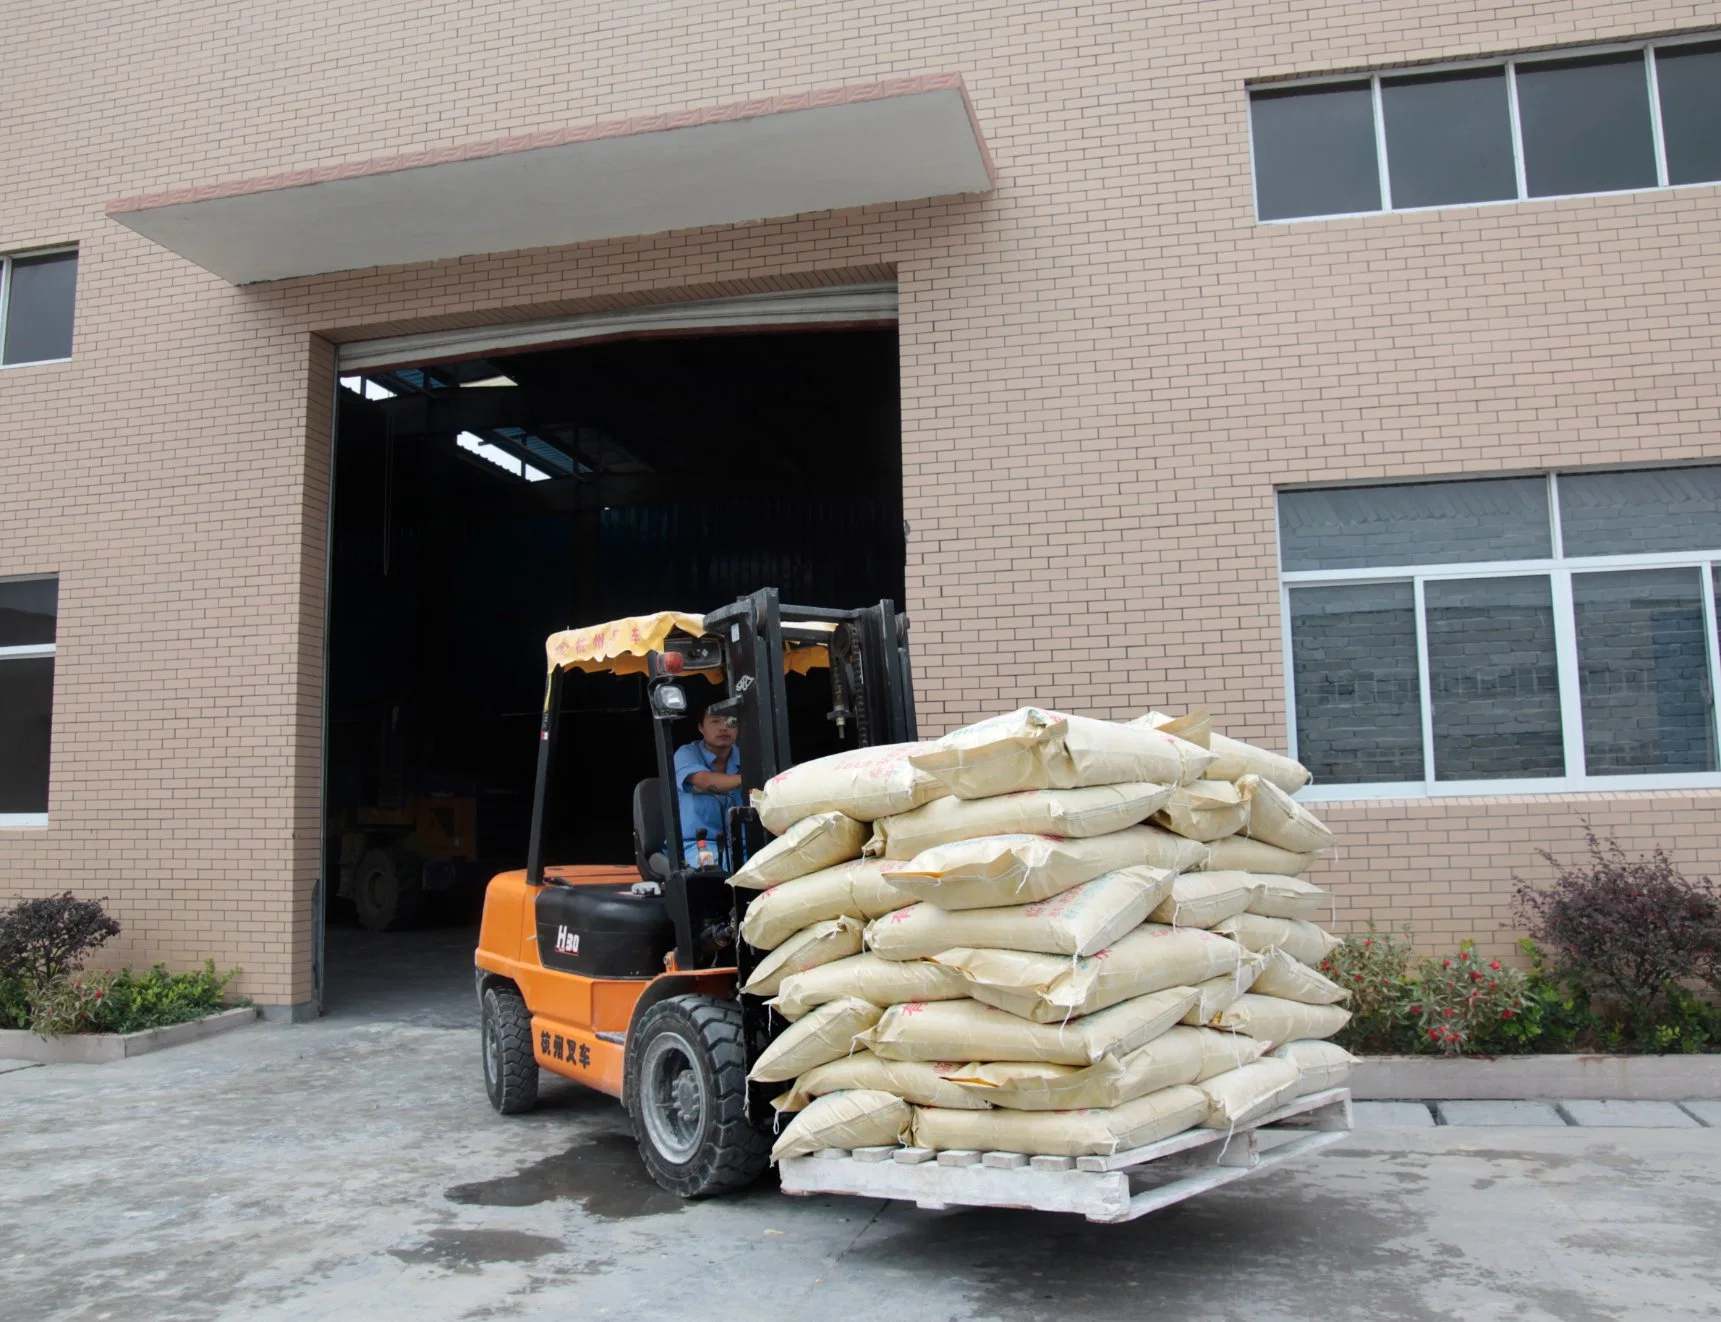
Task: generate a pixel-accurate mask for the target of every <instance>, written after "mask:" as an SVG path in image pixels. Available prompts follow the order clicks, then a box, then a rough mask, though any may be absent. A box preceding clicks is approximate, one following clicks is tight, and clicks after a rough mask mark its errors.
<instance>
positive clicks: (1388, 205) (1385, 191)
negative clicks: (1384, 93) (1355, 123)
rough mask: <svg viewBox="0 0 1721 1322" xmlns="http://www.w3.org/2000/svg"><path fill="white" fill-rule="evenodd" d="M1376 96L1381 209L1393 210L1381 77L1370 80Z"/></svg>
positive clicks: (1376, 155) (1375, 122) (1376, 143)
mask: <svg viewBox="0 0 1721 1322" xmlns="http://www.w3.org/2000/svg"><path fill="white" fill-rule="evenodd" d="M1368 82H1369V89H1370V91H1371V92H1372V93H1373V96H1374V161H1375V168H1376V169H1377V170H1378V171H1379V172H1380V209H1381V210H1382V211H1391V210H1392V173H1391V171H1389V170H1388V169H1387V168H1386V103H1385V102H1384V101H1383V100H1382V99H1381V95H1380V75H1379V74H1376V75H1375V76H1374V77H1373V78H1370V79H1369V80H1368Z"/></svg>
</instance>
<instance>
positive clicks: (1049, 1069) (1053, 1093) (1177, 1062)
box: [947, 1028, 1265, 1111]
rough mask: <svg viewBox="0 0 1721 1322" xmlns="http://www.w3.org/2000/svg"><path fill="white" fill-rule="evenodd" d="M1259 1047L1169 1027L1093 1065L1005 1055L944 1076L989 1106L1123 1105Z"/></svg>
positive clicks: (1243, 1060) (1248, 1056)
mask: <svg viewBox="0 0 1721 1322" xmlns="http://www.w3.org/2000/svg"><path fill="white" fill-rule="evenodd" d="M1263 1050H1265V1046H1264V1044H1262V1043H1260V1042H1256V1041H1255V1040H1254V1039H1253V1038H1247V1037H1244V1036H1243V1035H1242V1034H1241V1033H1217V1032H1214V1031H1213V1030H1212V1029H1210V1028H1168V1029H1166V1031H1165V1032H1163V1033H1161V1034H1160V1035H1159V1036H1158V1037H1156V1038H1154V1039H1153V1041H1151V1042H1149V1043H1147V1044H1146V1045H1145V1046H1140V1047H1137V1048H1136V1049H1135V1050H1134V1051H1131V1052H1129V1053H1128V1054H1126V1055H1124V1056H1122V1057H1118V1056H1106V1057H1105V1058H1104V1059H1102V1060H1100V1061H1099V1062H1098V1063H1097V1064H1093V1065H1086V1066H1082V1065H1051V1064H1046V1063H1043V1062H1032V1061H1005V1062H1000V1063H996V1064H975V1065H963V1066H959V1067H958V1068H956V1069H955V1070H953V1071H952V1072H951V1073H950V1074H949V1075H948V1076H947V1077H948V1079H949V1080H950V1082H952V1083H954V1084H957V1085H959V1086H960V1087H962V1088H964V1089H967V1090H969V1091H971V1092H973V1093H974V1094H976V1095H977V1096H979V1097H981V1098H984V1099H985V1100H986V1101H988V1102H990V1103H991V1104H992V1105H993V1106H1003V1107H1008V1108H1010V1109H1011V1110H1016V1111H1072V1110H1077V1109H1081V1108H1085V1107H1094V1106H1106V1107H1110V1106H1122V1105H1123V1104H1124V1103H1125V1102H1132V1101H1134V1100H1135V1099H1136V1098H1137V1097H1145V1096H1146V1095H1147V1094H1148V1093H1150V1092H1157V1091H1158V1090H1159V1089H1161V1088H1169V1087H1171V1086H1172V1085H1174V1084H1179V1083H1194V1082H1196V1081H1198V1080H1200V1079H1205V1078H1209V1077H1211V1076H1212V1075H1215V1074H1222V1073H1224V1072H1225V1071H1226V1070H1232V1069H1236V1068H1237V1067H1238V1066H1239V1065H1245V1064H1247V1063H1248V1062H1249V1061H1251V1060H1255V1059H1256V1058H1257V1057H1259V1056H1260V1054H1261V1052H1262V1051H1263Z"/></svg>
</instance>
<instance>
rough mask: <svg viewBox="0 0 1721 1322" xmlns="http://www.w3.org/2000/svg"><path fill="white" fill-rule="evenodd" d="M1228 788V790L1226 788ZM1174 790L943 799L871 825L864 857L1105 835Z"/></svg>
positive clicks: (1148, 812) (1117, 788)
mask: <svg viewBox="0 0 1721 1322" xmlns="http://www.w3.org/2000/svg"><path fill="white" fill-rule="evenodd" d="M1227 788H1228V789H1229V788H1232V787H1230V786H1227ZM1176 792H1177V787H1176V786H1175V785H1149V784H1146V783H1140V784H1133V785H1095V786H1092V787H1090V788H1088V789H1079V790H1023V791H1022V792H1021V793H1020V794H1000V795H997V796H996V797H994V798H990V799H958V798H956V797H955V796H954V795H946V796H945V797H944V798H942V799H934V800H933V801H932V802H931V803H929V804H927V805H926V806H925V807H924V808H916V809H915V810H914V811H913V812H905V813H898V814H896V815H895V816H894V817H881V818H879V819H878V820H877V821H876V822H874V823H873V836H872V839H871V840H869V841H868V842H867V845H866V852H867V853H868V854H882V855H883V856H884V857H886V858H899V859H911V858H913V857H914V856H915V855H916V854H919V853H922V852H923V851H925V850H928V849H931V848H933V847H934V846H935V845H946V844H949V843H950V842H951V841H953V840H973V839H975V838H977V837H980V836H989V835H1051V836H1060V837H1064V838H1069V839H1085V838H1087V837H1088V836H1095V835H1106V834H1108V833H1109V832H1112V831H1121V830H1123V829H1124V827H1126V826H1134V825H1136V823H1138V822H1144V821H1146V820H1147V819H1148V818H1149V817H1151V816H1152V815H1153V814H1154V812H1155V811H1156V810H1157V809H1159V808H1160V807H1162V806H1163V805H1165V804H1166V803H1169V802H1170V801H1171V797H1172V795H1173V794H1175V793H1176Z"/></svg>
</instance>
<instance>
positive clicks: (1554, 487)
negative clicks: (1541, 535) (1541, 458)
mask: <svg viewBox="0 0 1721 1322" xmlns="http://www.w3.org/2000/svg"><path fill="white" fill-rule="evenodd" d="M1548 535H1549V538H1550V543H1551V545H1552V546H1553V548H1554V559H1556V560H1564V559H1565V558H1566V530H1565V528H1564V527H1562V526H1561V524H1560V479H1559V475H1558V474H1555V473H1549V474H1548Z"/></svg>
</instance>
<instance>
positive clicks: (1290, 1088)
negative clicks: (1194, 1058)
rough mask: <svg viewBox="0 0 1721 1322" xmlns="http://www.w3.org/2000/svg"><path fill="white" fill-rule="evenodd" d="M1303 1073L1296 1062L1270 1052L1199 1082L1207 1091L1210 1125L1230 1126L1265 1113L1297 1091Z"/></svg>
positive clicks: (1205, 1121)
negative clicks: (1260, 1058) (1266, 1055)
mask: <svg viewBox="0 0 1721 1322" xmlns="http://www.w3.org/2000/svg"><path fill="white" fill-rule="evenodd" d="M1301 1078H1302V1073H1301V1071H1300V1070H1298V1068H1297V1066H1296V1065H1295V1063H1293V1062H1292V1061H1288V1060H1277V1059H1275V1058H1273V1057H1271V1056H1269V1057H1267V1058H1265V1059H1263V1060H1257V1061H1252V1062H1250V1063H1249V1064H1247V1065H1243V1066H1241V1067H1239V1068H1237V1069H1234V1070H1227V1071H1225V1073H1223V1074H1216V1075H1214V1076H1213V1077H1212V1078H1211V1079H1207V1080H1205V1081H1204V1082H1202V1083H1199V1084H1197V1085H1196V1086H1197V1087H1198V1088H1200V1089H1201V1091H1202V1092H1204V1093H1206V1094H1207V1103H1208V1105H1207V1114H1206V1115H1205V1116H1203V1117H1202V1119H1201V1123H1202V1124H1203V1125H1204V1126H1206V1127H1207V1128H1208V1129H1229V1128H1231V1126H1233V1125H1240V1124H1244V1123H1245V1122H1247V1121H1250V1120H1255V1119H1258V1118H1260V1117H1261V1116H1264V1115H1266V1114H1267V1113H1268V1112H1269V1111H1272V1110H1274V1109H1276V1108H1277V1107H1280V1106H1283V1105H1284V1104H1285V1103H1286V1102H1288V1101H1289V1100H1290V1099H1291V1098H1293V1097H1295V1096H1296V1095H1297V1084H1298V1082H1299V1081H1300V1079H1301Z"/></svg>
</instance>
